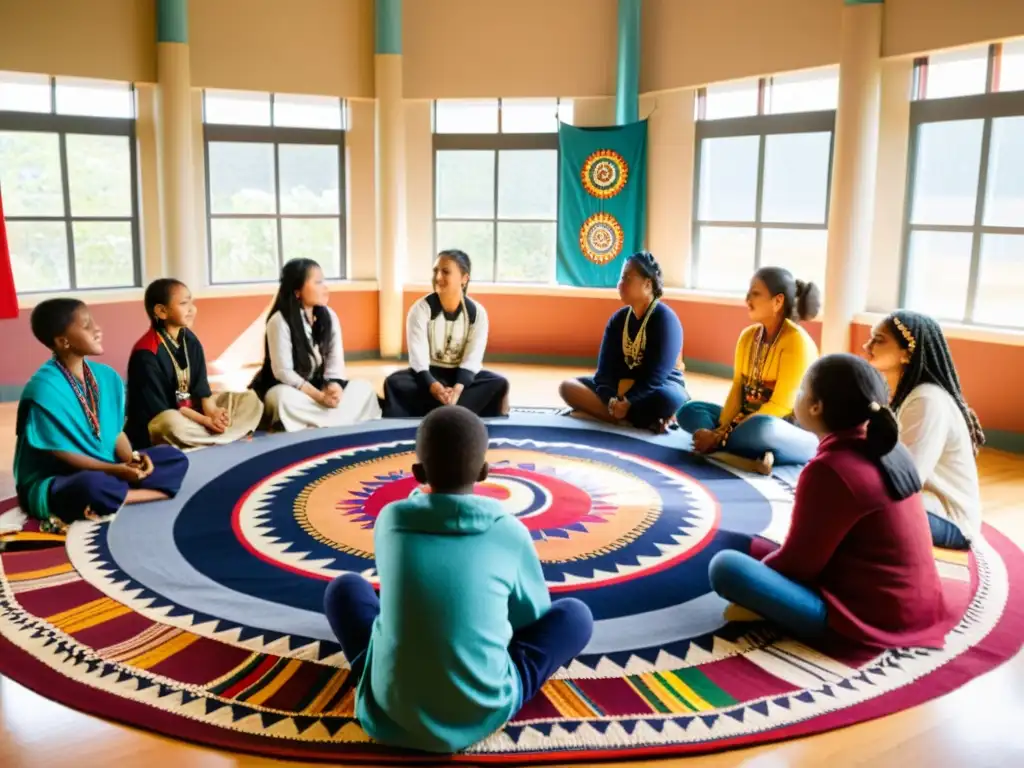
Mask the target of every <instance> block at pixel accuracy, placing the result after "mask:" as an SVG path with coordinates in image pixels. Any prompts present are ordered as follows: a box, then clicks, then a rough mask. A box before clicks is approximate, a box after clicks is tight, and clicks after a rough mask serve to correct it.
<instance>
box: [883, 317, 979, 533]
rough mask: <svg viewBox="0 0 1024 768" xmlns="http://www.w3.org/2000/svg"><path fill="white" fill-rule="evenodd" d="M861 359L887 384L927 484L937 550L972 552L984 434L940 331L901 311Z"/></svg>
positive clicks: (888, 319)
mask: <svg viewBox="0 0 1024 768" xmlns="http://www.w3.org/2000/svg"><path fill="white" fill-rule="evenodd" d="M864 353H865V355H866V356H867V359H868V362H870V363H871V365H872V366H873V367H874V368H875V369H876V370H877V371H879V372H880V373H881V374H882V375H883V376H884V377H885V378H886V381H887V382H888V384H889V391H890V392H891V393H892V400H891V401H890V406H891V407H892V409H893V411H895V412H896V416H897V418H898V419H899V423H900V440H901V442H902V443H903V444H904V445H906V446H907V449H908V450H909V451H910V455H911V456H913V458H914V464H915V465H916V466H917V472H918V474H919V475H920V476H921V480H922V482H923V483H924V500H925V508H926V509H927V510H928V519H929V522H930V524H931V529H932V539H933V541H934V543H935V545H936V546H938V547H947V548H950V549H967V548H968V547H969V546H970V543H971V540H972V538H973V537H974V536H976V535H977V532H978V529H979V528H980V526H981V494H980V492H979V489H978V467H977V465H976V463H975V456H976V455H977V453H978V450H979V449H980V448H981V446H982V445H984V443H985V433H984V432H982V431H981V425H980V424H979V423H978V417H977V416H976V415H975V414H974V411H972V410H971V409H970V407H969V406H968V405H967V402H966V401H965V400H964V395H963V392H962V391H961V389H960V378H959V377H958V376H957V373H956V366H955V365H953V356H952V355H951V354H950V351H949V345H948V344H947V343H946V337H945V336H943V334H942V328H941V327H939V324H938V323H937V322H935V320H933V319H932V318H930V317H928V316H927V315H922V314H920V313H918V312H911V311H909V310H905V309H900V310H897V311H895V312H893V313H892V314H890V315H889V316H888V317H886V318H885V319H884V320H882V321H881V322H880V323H878V325H876V326H875V327H874V328H873V329H872V331H871V338H870V339H869V340H868V342H867V344H865V345H864Z"/></svg>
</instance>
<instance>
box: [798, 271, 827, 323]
mask: <svg viewBox="0 0 1024 768" xmlns="http://www.w3.org/2000/svg"><path fill="white" fill-rule="evenodd" d="M794 309H795V310H796V318H797V319H798V320H813V319H814V318H815V317H817V316H818V312H819V310H821V291H820V290H818V286H816V285H815V284H814V283H813V282H811V281H807V282H804V281H803V280H797V281H796V306H795V307H794Z"/></svg>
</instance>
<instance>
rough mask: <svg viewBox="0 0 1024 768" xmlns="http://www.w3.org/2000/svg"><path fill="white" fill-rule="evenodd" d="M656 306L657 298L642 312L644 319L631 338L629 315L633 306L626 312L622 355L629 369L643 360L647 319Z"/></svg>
mask: <svg viewBox="0 0 1024 768" xmlns="http://www.w3.org/2000/svg"><path fill="white" fill-rule="evenodd" d="M656 306H658V299H655V300H654V301H652V302H651V305H650V306H649V307H648V308H647V311H646V312H644V319H643V321H642V322H641V323H640V328H639V329H638V330H637V332H636V336H634V337H633V338H632V339H630V338H629V316H630V315H632V314H633V308H632V307H630V308H629V311H628V312H627V313H626V322H624V323H623V324H622V357H623V358H624V359H625V361H626V367H627V368H629V370H633V369H634V368H636V367H637V366H638V365H640V364H641V363H642V362H643V361H644V350H645V349H646V348H647V321H648V320H650V319H651V315H652V314H654V308H655V307H656Z"/></svg>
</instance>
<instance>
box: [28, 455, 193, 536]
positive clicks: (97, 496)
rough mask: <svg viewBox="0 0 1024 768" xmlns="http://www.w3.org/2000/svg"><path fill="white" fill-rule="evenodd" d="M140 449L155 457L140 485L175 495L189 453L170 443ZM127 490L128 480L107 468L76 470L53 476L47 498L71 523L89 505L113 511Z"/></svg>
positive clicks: (100, 512) (96, 509) (102, 512)
mask: <svg viewBox="0 0 1024 768" xmlns="http://www.w3.org/2000/svg"><path fill="white" fill-rule="evenodd" d="M139 453H142V454H145V455H146V456H149V458H150V459H152V461H153V472H152V474H151V475H150V476H149V477H147V478H146V479H145V480H143V481H142V482H141V483H139V485H138V487H139V488H144V489H146V490H148V491H160V492H161V493H165V494H167V495H168V496H174V495H176V494H177V493H178V491H179V490H180V488H181V484H182V482H183V481H184V480H185V473H186V472H187V471H188V457H187V456H186V455H185V454H184V453H182V452H181V451H179V450H178V449H177V448H172V447H171V446H169V445H158V446H156V447H155V448H147V449H146V450H144V451H139ZM128 490H129V485H128V483H126V482H125V481H124V480H120V479H118V478H116V477H114V476H113V475H108V474H107V473H106V472H99V471H82V472H75V473H74V474H71V475H64V476H63V477H56V478H54V480H53V482H52V483H51V484H50V497H49V499H48V502H49V506H50V511H51V512H52V513H53V515H54V516H55V517H59V518H60V519H61V520H62V521H64V522H65V523H71V522H74V521H75V520H81V519H82V518H83V517H84V515H85V510H86V507H88V508H89V509H90V510H92V512H94V513H95V514H97V515H99V516H101V517H102V516H105V515H112V514H114V513H115V512H117V510H119V509H120V508H121V506H122V505H123V504H124V499H125V497H126V496H127V495H128Z"/></svg>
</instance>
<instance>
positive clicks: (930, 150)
mask: <svg viewBox="0 0 1024 768" xmlns="http://www.w3.org/2000/svg"><path fill="white" fill-rule="evenodd" d="M979 51H980V52H979ZM1022 53H1024V50H1022V48H1021V46H1020V44H1019V43H1017V44H1010V43H1007V44H1005V45H1000V44H996V45H992V46H987V47H985V48H982V49H978V50H973V51H966V52H958V53H956V54H942V55H941V56H932V57H929V58H928V59H921V60H919V61H918V62H917V63H916V67H915V69H916V77H915V82H916V90H915V101H914V102H913V104H912V105H911V112H910V121H911V142H910V180H909V187H908V192H907V206H906V225H905V228H904V244H903V256H904V264H903V281H902V294H901V302H902V303H903V304H904V305H906V306H908V307H910V308H912V309H916V310H919V311H921V312H927V313H928V314H931V315H934V316H936V317H939V318H941V319H943V320H953V321H957V322H967V323H975V324H979V325H990V326H1001V327H1016V328H1021V327H1024V304H1022V303H1021V301H1020V297H1021V296H1024V90H1021V89H1024V79H1022V78H1021V77H1020V72H1021V70H1020V66H1021V64H1020V56H1021V55H1022ZM954 55H955V56H956V57H957V58H950V57H952V56H954ZM978 62H981V63H982V64H983V66H982V67H980V71H982V74H983V75H984V76H983V77H982V78H981V84H980V86H979V85H978V77H979V76H978V72H979V63H978ZM968 64H969V65H970V66H968ZM968 86H969V87H968Z"/></svg>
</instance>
